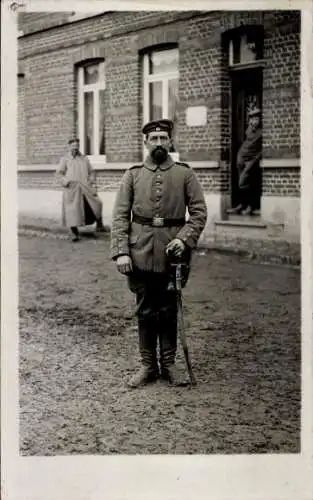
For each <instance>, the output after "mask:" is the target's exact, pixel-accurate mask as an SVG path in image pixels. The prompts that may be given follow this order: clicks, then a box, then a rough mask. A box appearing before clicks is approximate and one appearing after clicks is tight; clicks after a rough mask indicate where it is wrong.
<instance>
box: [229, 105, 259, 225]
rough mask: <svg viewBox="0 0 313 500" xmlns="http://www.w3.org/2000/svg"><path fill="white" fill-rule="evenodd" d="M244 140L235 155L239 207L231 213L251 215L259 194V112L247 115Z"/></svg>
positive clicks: (255, 110) (251, 112)
mask: <svg viewBox="0 0 313 500" xmlns="http://www.w3.org/2000/svg"><path fill="white" fill-rule="evenodd" d="M248 118H249V122H248V128H247V132H246V138H245V140H244V142H243V143H242V145H241V147H240V149H239V151H238V154H237V169H238V187H239V197H240V203H239V205H238V206H237V207H236V208H234V209H232V210H231V213H236V214H243V215H252V214H253V212H254V211H255V210H256V208H257V207H256V202H257V201H258V197H259V192H260V182H261V181H260V159H261V154H262V130H261V127H260V122H261V110H260V109H258V108H257V109H254V110H252V111H250V113H249V114H248Z"/></svg>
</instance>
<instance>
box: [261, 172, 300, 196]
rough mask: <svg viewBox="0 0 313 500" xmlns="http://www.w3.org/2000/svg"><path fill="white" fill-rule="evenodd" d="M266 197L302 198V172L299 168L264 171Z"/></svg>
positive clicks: (263, 185) (263, 183)
mask: <svg viewBox="0 0 313 500" xmlns="http://www.w3.org/2000/svg"><path fill="white" fill-rule="evenodd" d="M262 187H263V195H264V196H300V187H301V186H300V172H299V169H298V168H287V167H284V168H265V169H263V182H262Z"/></svg>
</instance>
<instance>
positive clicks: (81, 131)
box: [77, 59, 106, 163]
mask: <svg viewBox="0 0 313 500" xmlns="http://www.w3.org/2000/svg"><path fill="white" fill-rule="evenodd" d="M96 65H97V66H98V68H99V81H98V82H96V83H89V84H86V83H84V71H85V69H86V68H87V67H88V66H96ZM105 77H106V74H105V60H104V59H101V60H98V59H97V60H90V61H88V62H86V63H84V64H81V65H79V66H78V67H77V87H78V88H77V90H78V137H79V141H80V146H81V152H82V153H83V154H84V155H85V154H86V153H85V135H86V134H85V125H86V123H85V100H84V97H85V94H86V93H88V92H91V93H92V95H93V130H94V134H93V150H94V151H99V150H100V133H99V126H100V122H99V120H100V92H101V91H103V90H106V78H105ZM104 132H105V131H104ZM86 156H87V157H88V159H89V160H90V161H101V162H102V163H103V162H106V154H104V155H100V154H93V155H86Z"/></svg>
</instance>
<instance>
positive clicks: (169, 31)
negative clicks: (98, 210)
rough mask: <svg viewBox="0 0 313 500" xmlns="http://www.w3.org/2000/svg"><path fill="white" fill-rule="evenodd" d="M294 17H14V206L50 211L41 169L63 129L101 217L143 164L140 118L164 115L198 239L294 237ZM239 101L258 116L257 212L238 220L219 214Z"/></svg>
mask: <svg viewBox="0 0 313 500" xmlns="http://www.w3.org/2000/svg"><path fill="white" fill-rule="evenodd" d="M300 18H301V16H300V12H298V11H211V12H206V11H205V12H203V11H195V12H193V11H184V12H179V11H169V12H164V11H163V12H162V11H159V12H158V11H152V12H149V11H130V12H105V13H103V14H97V15H93V16H90V15H89V16H88V17H86V16H85V17H84V16H78V15H77V14H75V13H70V12H69V13H67V12H60V13H53V14H51V13H49V14H48V13H26V14H21V15H20V18H19V30H20V31H19V40H18V59H19V69H18V91H19V96H18V99H19V100H18V163H19V176H18V179H19V200H20V212H22V213H37V212H38V213H39V214H40V213H41V214H42V213H44V214H45V215H49V216H51V217H53V218H57V217H58V216H59V211H60V199H61V192H60V190H59V187H58V186H57V185H56V184H55V183H54V170H55V168H56V165H57V163H58V161H59V159H60V156H62V155H63V154H64V151H65V149H66V147H67V140H68V138H69V137H70V136H72V135H73V134H75V135H79V136H80V138H81V143H82V147H83V149H84V151H85V152H86V154H89V156H90V159H91V162H92V164H93V166H94V167H95V169H96V170H97V182H98V188H99V192H100V195H101V197H102V199H103V201H104V219H105V220H106V221H108V222H110V214H111V210H112V203H113V200H114V196H115V193H116V189H117V187H118V183H119V180H120V179H121V176H122V174H123V172H124V171H125V168H127V167H128V166H130V165H131V164H134V163H137V162H140V161H142V158H143V154H144V151H143V143H142V135H141V128H142V124H143V123H144V122H145V121H147V120H148V119H152V118H160V117H169V118H172V119H174V122H175V138H174V139H175V141H174V143H175V151H174V152H173V154H174V157H175V158H177V159H179V160H180V161H185V162H188V163H190V165H191V166H192V167H193V168H194V169H195V170H196V173H197V174H198V176H199V178H200V181H201V183H202V185H203V188H204V190H205V194H206V200H207V204H208V211H209V219H208V224H207V228H206V230H205V233H204V235H203V241H207V242H211V243H212V242H216V243H218V242H219V244H226V245H227V244H228V243H227V242H228V241H229V242H231V240H233V241H235V240H236V239H237V237H244V238H243V239H246V240H247V241H248V240H249V241H250V242H251V241H252V242H253V244H254V245H256V244H257V242H258V241H271V243H273V242H274V243H275V242H276V243H277V245H278V244H279V242H282V241H284V242H286V241H287V242H288V241H289V242H299V234H300V220H299V218H300V217H299V212H300V203H299V198H300V24H301V19H300ZM253 106H260V107H261V109H262V128H263V152H262V196H261V200H260V214H259V215H258V216H254V217H253V218H251V217H250V218H249V217H248V218H241V219H240V220H238V217H237V218H236V217H233V216H231V215H229V214H228V209H229V208H230V207H231V206H232V205H234V204H235V202H236V182H235V176H236V171H235V165H234V155H235V153H236V148H238V145H237V143H238V141H239V140H241V139H240V138H242V137H243V134H244V128H245V125H246V114H247V111H248V110H249V107H253ZM240 134H241V135H240ZM237 233H238V234H237ZM230 244H231V243H230Z"/></svg>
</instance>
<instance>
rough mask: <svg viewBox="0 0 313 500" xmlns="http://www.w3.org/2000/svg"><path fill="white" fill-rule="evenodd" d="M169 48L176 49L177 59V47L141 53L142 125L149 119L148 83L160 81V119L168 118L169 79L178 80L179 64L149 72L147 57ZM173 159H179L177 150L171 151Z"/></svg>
mask: <svg viewBox="0 0 313 500" xmlns="http://www.w3.org/2000/svg"><path fill="white" fill-rule="evenodd" d="M170 50H175V51H177V56H178V60H179V50H178V47H177V46H175V47H165V48H163V47H162V48H154V49H151V50H149V51H147V52H145V53H144V54H143V65H142V66H143V71H142V75H143V125H144V124H146V123H147V122H148V121H150V91H149V85H150V83H153V82H160V81H161V82H162V119H168V118H169V116H168V114H169V81H170V80H173V79H177V81H178V82H179V66H178V67H177V70H175V71H166V72H160V73H155V74H150V73H149V58H150V56H151V55H152V54H153V53H157V52H166V51H170ZM142 153H143V157H145V156H146V154H147V149H146V147H145V145H144V142H143V147H142ZM170 155H171V156H172V158H173V160H174V161H178V160H179V152H178V151H175V152H171V153H170Z"/></svg>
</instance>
